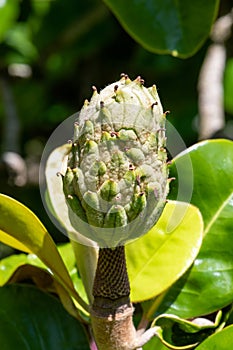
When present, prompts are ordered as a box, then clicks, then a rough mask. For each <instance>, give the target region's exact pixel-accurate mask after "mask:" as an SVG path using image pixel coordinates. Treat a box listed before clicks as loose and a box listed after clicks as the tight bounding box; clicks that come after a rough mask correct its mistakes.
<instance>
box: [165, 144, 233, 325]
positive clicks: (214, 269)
mask: <svg viewBox="0 0 233 350" xmlns="http://www.w3.org/2000/svg"><path fill="white" fill-rule="evenodd" d="M187 157H190V159H191V161H192V166H193V175H194V177H193V181H194V182H193V195H192V199H191V203H192V204H194V205H196V206H198V207H199V209H200V211H201V213H202V216H203V219H204V223H205V230H204V234H205V237H204V240H203V244H202V247H201V250H200V252H199V254H198V256H197V258H196V260H195V262H194V265H193V267H192V268H191V269H190V270H189V271H188V272H187V273H186V274H185V275H184V276H183V277H182V278H181V279H180V280H179V281H178V282H177V283H176V284H175V285H174V286H173V287H172V288H171V289H170V290H169V292H168V293H167V295H166V297H165V299H164V301H163V303H162V306H161V307H160V309H159V312H161V313H163V312H166V313H172V314H176V315H179V316H181V317H184V318H190V317H195V316H198V315H203V314H208V313H211V312H213V311H216V310H217V309H219V308H222V307H224V306H226V305H228V304H230V303H232V301H233V289H232V285H233V236H232V233H233V220H232V218H233V170H232V169H233V142H232V141H228V140H211V141H204V142H201V143H199V144H197V145H194V146H193V147H191V148H189V149H188V150H187V151H185V152H184V153H182V154H180V155H178V156H177V157H176V158H175V159H174V161H173V163H172V166H171V168H170V175H171V176H175V177H176V179H177V180H176V181H174V183H173V184H172V185H171V192H170V197H171V198H173V199H175V198H176V196H177V189H178V188H179V183H182V186H183V184H184V187H185V186H186V187H188V186H192V179H191V182H190V178H188V177H187V176H186V168H185V164H187ZM176 169H179V173H177V171H176ZM176 182H177V183H176Z"/></svg>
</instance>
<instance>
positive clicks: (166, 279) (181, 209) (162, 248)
mask: <svg viewBox="0 0 233 350" xmlns="http://www.w3.org/2000/svg"><path fill="white" fill-rule="evenodd" d="M202 235H203V221H202V216H201V214H200V212H199V210H198V209H197V208H196V207H194V206H192V205H190V204H187V203H183V202H175V201H169V202H168V203H167V204H166V206H165V209H164V211H163V214H162V215H161V217H160V219H159V221H158V222H157V224H156V225H155V226H154V227H153V228H152V229H151V230H150V231H149V232H148V233H147V234H146V235H145V236H143V237H141V238H139V239H138V240H136V241H135V242H133V243H131V244H128V245H127V246H126V256H127V266H128V273H129V279H130V284H131V300H132V301H133V302H138V301H142V300H148V299H151V298H153V297H155V296H157V295H159V294H160V293H162V292H164V291H165V290H166V289H167V288H169V287H170V286H171V285H172V284H173V283H174V282H175V281H176V280H177V279H178V278H179V277H180V276H181V275H182V274H183V273H184V272H185V271H186V270H187V269H188V268H189V267H190V265H191V264H192V262H193V261H194V259H195V257H196V256H197V254H198V252H199V249H200V246H201V243H202Z"/></svg>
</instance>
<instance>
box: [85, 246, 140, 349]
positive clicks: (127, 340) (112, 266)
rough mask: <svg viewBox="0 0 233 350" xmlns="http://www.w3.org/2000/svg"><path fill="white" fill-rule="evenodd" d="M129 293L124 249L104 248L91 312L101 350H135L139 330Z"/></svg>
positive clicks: (97, 273) (97, 271) (101, 251)
mask: <svg viewBox="0 0 233 350" xmlns="http://www.w3.org/2000/svg"><path fill="white" fill-rule="evenodd" d="M129 293H130V286H129V280H128V274H127V269H126V261H125V250H124V247H123V246H121V247H117V248H115V249H110V248H103V249H100V251H99V259H98V264H97V269H96V275H95V281H94V286H93V296H94V302H93V305H92V311H91V320H92V328H93V333H94V336H95V340H96V343H97V346H98V350H133V349H135V345H134V344H135V341H136V330H135V327H134V325H133V320H132V316H133V306H132V304H131V303H130V299H129Z"/></svg>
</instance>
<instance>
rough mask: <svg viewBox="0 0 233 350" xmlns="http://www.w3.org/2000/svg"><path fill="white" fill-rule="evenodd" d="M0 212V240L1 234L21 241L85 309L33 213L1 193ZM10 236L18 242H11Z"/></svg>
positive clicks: (45, 231)
mask: <svg viewBox="0 0 233 350" xmlns="http://www.w3.org/2000/svg"><path fill="white" fill-rule="evenodd" d="M0 212H1V216H0V240H2V238H3V241H4V243H9V245H12V246H13V247H14V248H17V249H18V248H19V245H18V244H23V245H24V246H25V247H27V248H28V250H29V251H30V252H33V253H34V254H36V255H37V256H38V257H39V258H40V259H41V261H42V262H43V263H44V264H45V265H46V266H47V267H48V268H49V269H50V271H51V272H52V273H53V274H54V276H55V278H56V279H57V281H58V282H59V283H61V285H62V286H63V287H64V288H65V289H67V291H68V292H69V293H70V294H71V295H72V296H73V297H74V298H75V299H76V300H77V302H78V303H79V304H80V305H81V306H82V307H83V308H84V309H87V305H86V303H85V302H84V301H83V300H82V299H81V298H80V296H79V295H78V293H77V292H75V289H74V286H73V283H72V280H71V278H70V276H69V273H68V271H67V269H66V267H65V265H64V262H63V260H62V258H61V256H60V254H59V252H58V250H57V247H56V245H55V243H54V241H53V240H52V238H51V236H50V235H49V233H48V232H47V230H46V229H45V227H44V226H43V225H42V223H41V222H40V220H39V219H38V218H37V217H36V215H35V214H34V213H32V212H31V211H30V210H29V209H28V208H27V207H25V206H24V205H23V204H21V203H19V202H18V201H16V200H14V199H12V198H10V197H8V196H5V195H2V194H0ZM8 237H9V241H8V240H7V238H8ZM12 238H13V239H14V240H15V241H16V243H17V244H15V245H14V244H12ZM79 304H78V305H79Z"/></svg>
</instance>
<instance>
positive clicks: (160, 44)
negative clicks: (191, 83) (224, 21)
mask: <svg viewBox="0 0 233 350" xmlns="http://www.w3.org/2000/svg"><path fill="white" fill-rule="evenodd" d="M104 2H105V3H106V4H107V5H108V6H109V8H110V9H111V10H112V12H113V13H114V15H115V16H116V17H117V19H118V20H119V22H120V23H121V25H122V26H123V27H124V29H125V30H126V31H127V32H128V33H129V34H130V35H131V36H132V37H133V38H134V39H135V40H136V41H137V42H138V43H139V44H141V45H142V46H143V47H145V48H146V49H148V50H149V51H152V52H155V53H159V54H172V55H173V56H179V57H183V58H185V57H188V56H191V55H193V54H194V53H195V52H196V51H197V50H198V49H199V48H200V46H201V45H202V44H203V42H204V41H205V40H206V39H207V37H208V35H209V32H210V29H211V26H212V23H213V21H214V19H215V17H216V14H217V10H218V5H219V1H218V0H207V1H204V2H203V1H202V0H196V1H185V0H178V1H175V2H174V1H172V0H167V1H164V0H141V1H137V0H129V1H127V5H126V3H125V1H124V0H117V1H116V0H104Z"/></svg>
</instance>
